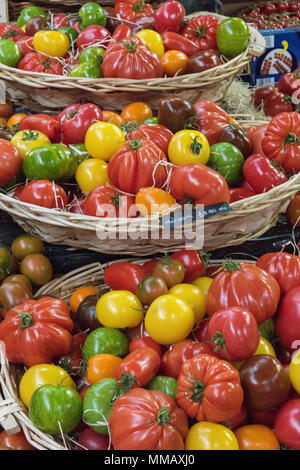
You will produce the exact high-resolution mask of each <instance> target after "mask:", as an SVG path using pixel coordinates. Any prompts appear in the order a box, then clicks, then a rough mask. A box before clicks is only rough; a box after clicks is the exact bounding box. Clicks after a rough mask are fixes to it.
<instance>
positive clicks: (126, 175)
mask: <svg viewBox="0 0 300 470" xmlns="http://www.w3.org/2000/svg"><path fill="white" fill-rule="evenodd" d="M165 161H167V157H166V156H165V154H164V153H163V152H162V150H160V149H159V148H158V147H157V146H156V145H155V144H154V142H152V141H151V140H147V139H138V140H133V141H130V142H126V144H125V145H124V146H123V147H122V148H121V149H120V150H119V151H118V152H117V153H116V154H115V155H114V156H113V157H112V158H111V160H110V161H109V163H108V168H107V171H108V177H109V180H110V181H111V183H112V185H113V186H115V187H116V188H118V189H120V190H121V191H124V192H126V193H130V194H136V193H137V192H138V191H139V190H140V189H141V188H145V187H148V186H149V187H151V186H152V185H153V184H154V183H155V187H157V188H161V187H162V186H163V185H164V183H165V182H166V179H167V170H166V167H165V166H164V165H162V164H160V165H158V163H159V162H165Z"/></svg>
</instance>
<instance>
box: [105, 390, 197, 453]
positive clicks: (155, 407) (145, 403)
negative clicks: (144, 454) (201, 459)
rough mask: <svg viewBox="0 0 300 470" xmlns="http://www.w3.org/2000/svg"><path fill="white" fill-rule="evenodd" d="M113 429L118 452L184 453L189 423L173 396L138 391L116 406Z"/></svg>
mask: <svg viewBox="0 0 300 470" xmlns="http://www.w3.org/2000/svg"><path fill="white" fill-rule="evenodd" d="M109 428H110V432H111V439H112V443H113V446H114V449H115V450H171V451H174V450H184V442H183V440H184V438H185V437H186V435H187V432H188V420H187V416H186V414H185V412H184V411H183V410H181V409H180V408H178V406H177V405H176V403H175V401H174V400H173V399H172V398H171V397H170V396H168V395H166V394H165V393H162V392H159V391H157V390H144V389H142V388H136V389H133V390H130V391H129V392H128V393H126V394H125V395H122V396H121V397H120V398H117V400H116V401H115V402H114V404H113V408H112V413H111V415H110V418H109Z"/></svg>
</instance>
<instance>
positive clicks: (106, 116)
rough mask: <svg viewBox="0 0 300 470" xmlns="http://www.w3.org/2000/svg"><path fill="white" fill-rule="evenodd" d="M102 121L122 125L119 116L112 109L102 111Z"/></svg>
mask: <svg viewBox="0 0 300 470" xmlns="http://www.w3.org/2000/svg"><path fill="white" fill-rule="evenodd" d="M102 121H103V122H112V123H113V124H115V125H116V126H122V124H123V123H124V121H123V119H122V118H121V116H120V115H119V114H117V113H114V112H113V111H102Z"/></svg>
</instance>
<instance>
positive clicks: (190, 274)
mask: <svg viewBox="0 0 300 470" xmlns="http://www.w3.org/2000/svg"><path fill="white" fill-rule="evenodd" d="M207 256H209V255H208V254H207V253H204V252H202V253H199V251H197V250H185V249H183V250H180V251H177V252H176V253H173V254H172V255H171V258H172V259H176V260H177V261H180V262H181V263H182V264H183V268H184V279H183V282H187V283H190V282H193V281H194V280H195V279H197V277H201V276H203V273H204V271H205V266H206V262H207V261H208V259H206V258H207Z"/></svg>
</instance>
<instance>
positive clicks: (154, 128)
mask: <svg viewBox="0 0 300 470" xmlns="http://www.w3.org/2000/svg"><path fill="white" fill-rule="evenodd" d="M142 137H144V138H146V139H149V140H152V142H154V143H155V144H156V145H157V147H158V148H159V149H160V150H162V151H163V152H164V154H165V155H167V154H168V146H169V142H170V140H171V139H172V137H173V132H171V131H170V130H169V129H168V128H167V127H166V126H163V125H162V124H142V125H141V126H139V128H138V129H136V130H134V131H133V132H131V133H130V134H127V135H126V140H136V139H141V138H142Z"/></svg>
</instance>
